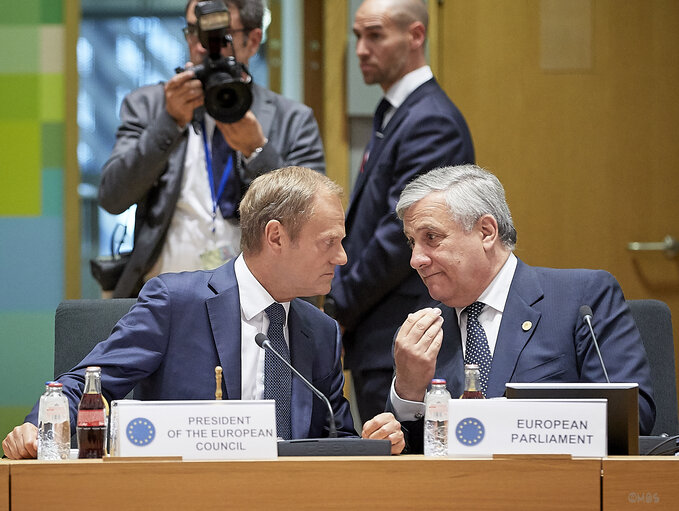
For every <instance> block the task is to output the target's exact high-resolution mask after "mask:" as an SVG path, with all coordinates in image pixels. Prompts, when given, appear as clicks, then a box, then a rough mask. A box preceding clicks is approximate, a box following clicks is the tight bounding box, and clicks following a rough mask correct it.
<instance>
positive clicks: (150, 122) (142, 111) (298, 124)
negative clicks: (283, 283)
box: [99, 84, 325, 298]
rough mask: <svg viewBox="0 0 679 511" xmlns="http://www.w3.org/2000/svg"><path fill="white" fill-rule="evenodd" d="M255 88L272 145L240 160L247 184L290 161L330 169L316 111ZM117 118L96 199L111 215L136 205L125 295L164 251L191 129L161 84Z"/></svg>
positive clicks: (127, 102)
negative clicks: (172, 112) (168, 103)
mask: <svg viewBox="0 0 679 511" xmlns="http://www.w3.org/2000/svg"><path fill="white" fill-rule="evenodd" d="M252 92H253V103H252V107H251V109H252V111H253V113H254V114H255V116H256V117H257V119H258V120H259V122H260V124H261V125H262V129H263V131H264V136H266V137H267V138H268V139H269V142H268V143H267V144H266V146H264V149H263V150H262V152H261V153H259V155H257V157H256V158H254V159H253V160H252V161H251V162H250V163H248V164H245V162H244V161H243V159H242V158H241V157H240V156H239V157H237V158H236V168H237V170H238V172H239V176H240V181H241V183H242V184H243V186H244V187H247V186H248V185H249V184H250V183H251V182H252V180H253V179H254V178H255V177H257V176H258V175H260V174H263V173H264V172H268V171H270V170H273V169H277V168H280V167H285V166H288V165H301V166H304V167H309V168H312V169H314V170H317V171H319V172H325V160H324V157H323V144H322V142H321V137H320V134H319V131H318V125H317V124H316V120H315V119H314V116H313V112H312V111H311V109H310V108H309V107H307V106H305V105H302V104H300V103H297V102H295V101H291V100H289V99H286V98H284V97H283V96H280V95H278V94H275V93H274V92H271V91H270V90H267V89H265V88H263V87H260V86H258V85H253V88H252ZM120 120H121V125H120V127H119V128H118V133H117V135H116V144H115V147H114V148H113V152H112V153H111V157H110V158H109V160H108V161H107V162H106V164H105V165H104V168H103V169H102V173H101V184H100V186H99V203H100V205H101V206H102V207H103V208H104V209H105V210H106V211H108V212H109V213H112V214H119V213H122V212H123V211H125V210H126V209H127V208H129V207H130V206H132V205H133V204H137V212H136V219H135V232H134V250H133V252H132V257H131V260H130V262H129V263H128V264H127V265H126V267H125V270H124V271H123V274H122V276H121V277H120V280H119V281H118V284H117V285H116V287H115V290H114V292H113V296H114V297H119V298H124V297H128V296H136V295H137V292H138V291H139V288H140V287H141V283H142V278H143V276H144V275H145V274H146V272H148V271H149V269H150V268H151V267H152V266H153V264H154V263H155V261H156V259H157V258H158V254H159V253H160V250H161V249H162V246H163V242H164V241H165V235H166V233H167V229H168V227H169V225H170V221H171V220H172V215H173V214H174V210H175V206H176V204H177V200H178V198H179V193H180V191H181V183H182V177H183V173H184V158H185V153H186V142H187V139H188V134H187V132H186V131H180V130H179V129H178V128H177V124H176V123H175V121H174V120H173V119H172V118H171V117H170V116H169V115H168V113H167V111H166V110H165V94H164V92H163V84H157V85H149V86H146V87H141V88H139V89H137V90H134V91H132V92H131V93H130V94H128V95H127V96H126V97H125V99H124V100H123V104H122V106H121V109H120ZM206 175H207V174H206Z"/></svg>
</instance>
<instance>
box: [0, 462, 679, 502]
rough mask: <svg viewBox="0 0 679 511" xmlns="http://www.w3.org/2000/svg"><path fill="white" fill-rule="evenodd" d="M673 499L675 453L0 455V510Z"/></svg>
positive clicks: (677, 493) (677, 478)
mask: <svg viewBox="0 0 679 511" xmlns="http://www.w3.org/2000/svg"><path fill="white" fill-rule="evenodd" d="M83 507H87V508H91V509H97V510H102V511H105V510H109V509H111V510H113V509H116V510H148V509H165V510H174V509H176V510H187V509H217V508H220V509H247V510H257V509H267V510H270V509H295V510H299V509H302V510H304V509H314V510H319V509H342V510H345V511H346V510H348V509H427V508H431V509H451V508H457V509H475V510H497V509H517V510H522V511H531V510H545V509H555V510H564V511H565V510H568V511H577V510H606V511H608V510H613V509H640V508H642V509H654V510H662V509H673V510H674V509H678V508H679V459H678V458H675V457H670V456H668V457H652V456H644V457H610V458H571V457H570V456H567V455H554V456H550V455H542V456H540V455H538V456H526V455H511V456H509V455H507V456H496V457H494V458H492V459H490V458H489V459H466V458H440V459H435V458H425V457H423V456H392V457H281V458H278V459H276V460H270V461H183V460H181V459H179V458H107V459H104V460H67V461H63V462H45V461H37V460H22V461H10V460H2V461H1V462H0V511H9V510H11V511H24V510H31V511H35V510H43V509H44V510H50V511H59V510H69V511H71V510H72V509H74V508H83Z"/></svg>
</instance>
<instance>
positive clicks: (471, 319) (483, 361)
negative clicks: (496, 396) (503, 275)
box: [464, 302, 492, 396]
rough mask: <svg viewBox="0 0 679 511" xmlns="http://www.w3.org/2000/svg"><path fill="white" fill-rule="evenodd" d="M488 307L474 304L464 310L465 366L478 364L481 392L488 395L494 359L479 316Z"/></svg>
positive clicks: (478, 303)
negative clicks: (465, 329)
mask: <svg viewBox="0 0 679 511" xmlns="http://www.w3.org/2000/svg"><path fill="white" fill-rule="evenodd" d="M485 306H486V305H485V304H484V303H481V302H474V303H472V304H471V305H469V306H468V307H466V308H465V309H464V310H465V311H466V312H467V346H466V348H467V349H466V351H465V353H466V356H465V364H478V366H479V370H480V373H481V392H483V395H484V396H485V395H486V390H487V389H488V375H489V374H490V364H491V362H492V357H491V354H490V348H489V347H488V338H487V337H486V331H485V330H484V329H483V327H482V326H481V323H479V314H481V311H482V310H483V308H484V307H485Z"/></svg>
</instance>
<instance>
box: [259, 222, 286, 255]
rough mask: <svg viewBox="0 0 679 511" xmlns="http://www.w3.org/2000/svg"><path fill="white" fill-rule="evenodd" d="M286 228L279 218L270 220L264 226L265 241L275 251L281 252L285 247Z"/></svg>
mask: <svg viewBox="0 0 679 511" xmlns="http://www.w3.org/2000/svg"><path fill="white" fill-rule="evenodd" d="M285 235H286V234H285V229H284V228H283V225H282V224H281V223H280V222H279V221H278V220H269V221H268V222H267V223H266V226H265V227H264V243H265V244H266V246H268V247H269V249H270V250H273V251H274V252H280V251H281V249H282V248H283V244H284V240H283V238H284V237H285Z"/></svg>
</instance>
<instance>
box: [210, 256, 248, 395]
mask: <svg viewBox="0 0 679 511" xmlns="http://www.w3.org/2000/svg"><path fill="white" fill-rule="evenodd" d="M234 261H235V260H234V259H232V260H231V261H229V262H228V263H226V264H225V265H223V266H221V267H219V268H217V269H216V270H215V272H214V274H213V276H212V278H211V279H210V282H209V286H210V287H211V288H212V289H213V290H214V291H215V292H216V293H217V294H216V295H215V296H213V297H212V298H208V299H207V300H206V302H205V304H206V306H207V312H208V317H209V318H210V327H211V328H212V336H213V338H214V340H215V346H216V348H217V354H218V355H219V362H220V364H221V365H222V368H223V369H224V370H223V373H222V374H223V375H224V386H225V387H226V396H225V397H226V399H240V398H241V323H240V298H239V294H238V283H237V282H236V274H235V273H234V269H233V263H234Z"/></svg>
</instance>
